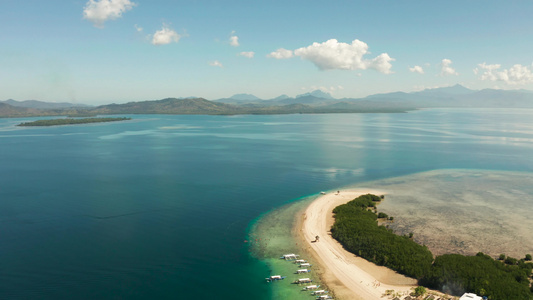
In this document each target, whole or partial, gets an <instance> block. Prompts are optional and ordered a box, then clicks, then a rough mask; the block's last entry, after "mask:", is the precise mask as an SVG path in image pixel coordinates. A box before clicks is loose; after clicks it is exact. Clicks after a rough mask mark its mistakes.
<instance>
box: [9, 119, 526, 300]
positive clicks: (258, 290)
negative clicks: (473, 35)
mask: <svg viewBox="0 0 533 300" xmlns="http://www.w3.org/2000/svg"><path fill="white" fill-rule="evenodd" d="M131 117H132V118H133V120H132V121H127V122H118V123H103V124H91V125H75V126H62V127H49V128H45V127H42V128H31V127H30V128H20V127H15V125H16V124H18V123H20V122H23V121H28V120H32V118H21V119H0V299H146V298H149V299H170V298H173V299H176V298H181V299H268V298H269V290H268V285H266V284H264V282H263V279H264V277H266V275H267V274H268V268H267V266H264V265H263V264H262V263H261V262H259V261H257V260H255V259H254V258H253V257H251V256H250V255H249V253H248V248H247V244H246V243H244V239H245V238H246V230H247V228H248V226H249V224H250V223H251V222H253V221H254V219H256V218H258V217H259V216H260V215H261V214H262V213H265V212H266V211H268V210H270V209H272V208H275V207H279V206H281V205H283V204H284V203H287V202H289V201H291V200H292V199H296V198H299V197H301V196H304V195H309V194H313V193H317V192H319V191H321V190H328V189H334V188H336V187H339V186H343V185H347V184H352V183H357V182H363V181H367V180H374V179H380V178H387V177H392V176H400V175H407V174H412V173H416V172H420V171H427V170H432V169H441V168H467V169H468V168H472V169H495V170H513V171H526V172H533V155H532V153H533V151H532V150H533V110H516V109H513V110H496V109H492V110H491V109H484V110H474V109H472V110H453V109H448V110H445V109H438V110H426V111H417V112H412V113H407V114H324V115H320V114H317V115H274V116H167V115H146V116H131Z"/></svg>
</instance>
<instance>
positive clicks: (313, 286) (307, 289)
mask: <svg viewBox="0 0 533 300" xmlns="http://www.w3.org/2000/svg"><path fill="white" fill-rule="evenodd" d="M319 287H320V285H316V284H313V285H308V286H304V288H303V289H302V290H304V291H309V290H314V289H318V288H319Z"/></svg>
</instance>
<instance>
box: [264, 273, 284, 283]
mask: <svg viewBox="0 0 533 300" xmlns="http://www.w3.org/2000/svg"><path fill="white" fill-rule="evenodd" d="M285 278H287V276H281V275H272V276H270V277H268V278H265V279H266V281H267V282H272V281H278V280H283V279H285Z"/></svg>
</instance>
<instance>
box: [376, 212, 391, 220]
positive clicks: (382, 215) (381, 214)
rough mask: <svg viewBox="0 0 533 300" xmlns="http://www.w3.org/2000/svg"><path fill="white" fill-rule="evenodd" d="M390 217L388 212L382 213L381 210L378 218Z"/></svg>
mask: <svg viewBox="0 0 533 300" xmlns="http://www.w3.org/2000/svg"><path fill="white" fill-rule="evenodd" d="M388 217H389V215H387V214H386V213H382V212H380V213H379V214H378V219H381V218H388Z"/></svg>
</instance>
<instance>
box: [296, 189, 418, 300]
mask: <svg viewBox="0 0 533 300" xmlns="http://www.w3.org/2000/svg"><path fill="white" fill-rule="evenodd" d="M369 193H370V194H376V195H383V194H386V193H384V192H383V191H378V190H373V189H344V190H341V191H340V193H339V194H337V193H335V192H328V193H326V194H325V195H320V196H319V197H318V198H316V199H315V200H314V201H313V202H311V204H309V205H308V206H307V207H306V208H305V209H304V210H302V211H301V212H300V213H299V215H298V220H297V221H296V223H295V227H294V229H293V233H294V235H295V236H296V237H297V238H298V240H299V243H301V245H304V246H303V248H304V249H303V250H304V251H305V252H307V253H309V255H310V256H312V259H313V260H314V261H315V262H316V263H317V264H318V268H316V267H315V268H314V269H316V271H317V274H318V275H319V276H320V279H321V281H322V283H323V284H324V285H326V286H327V287H328V288H329V289H331V291H332V293H333V294H334V295H335V297H336V298H339V299H365V300H366V299H369V300H371V299H376V300H377V299H383V296H384V295H385V294H386V293H387V290H394V292H395V293H400V294H401V295H408V294H409V293H411V292H412V289H413V288H415V287H417V286H418V285H417V281H416V279H413V278H409V277H406V276H404V275H401V274H399V273H397V272H395V271H393V270H391V269H388V268H386V267H383V266H377V265H375V264H373V263H371V262H369V261H367V260H365V259H363V258H361V257H358V256H356V255H354V254H352V253H350V252H348V251H346V250H344V248H343V247H342V245H341V244H340V243H339V242H337V241H336V240H335V239H333V238H332V237H331V234H330V233H329V230H330V228H331V226H332V225H333V222H334V218H333V212H332V210H333V208H335V207H336V206H339V205H341V204H344V203H346V202H349V201H351V200H353V199H355V198H356V197H358V196H360V195H364V194H369ZM316 235H318V236H320V240H319V242H311V241H313V240H314V239H315V236H316Z"/></svg>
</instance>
